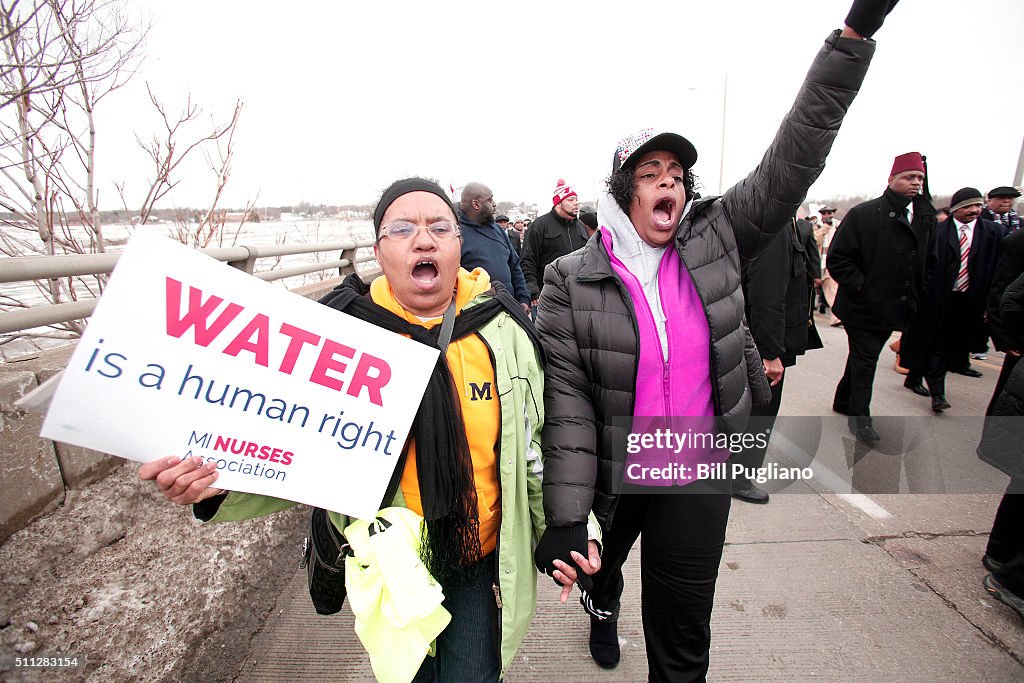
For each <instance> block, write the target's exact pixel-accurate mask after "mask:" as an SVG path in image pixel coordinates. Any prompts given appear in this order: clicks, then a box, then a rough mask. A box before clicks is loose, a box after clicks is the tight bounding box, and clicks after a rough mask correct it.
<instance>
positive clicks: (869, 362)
mask: <svg viewBox="0 0 1024 683" xmlns="http://www.w3.org/2000/svg"><path fill="white" fill-rule="evenodd" d="M925 173H926V169H925V163H924V157H922V156H921V154H919V153H918V152H908V153H907V154H901V155H900V156H898V157H896V159H895V160H894V161H893V166H892V170H891V171H890V172H889V182H888V187H887V188H886V190H885V192H884V193H883V194H882V196H881V197H878V198H876V199H872V200H870V201H867V202H864V203H863V204H858V205H857V206H855V207H853V208H852V209H850V211H849V213H847V214H846V218H844V219H843V225H842V228H840V229H839V230H838V231H836V236H835V238H834V239H833V240H832V245H831V247H830V248H829V252H828V270H829V274H830V275H831V276H832V278H833V279H835V281H836V282H838V283H839V292H838V293H837V294H836V302H835V313H836V315H837V316H839V318H840V320H842V321H843V324H844V326H845V328H846V336H847V339H848V341H849V346H850V351H849V355H848V356H847V358H846V370H845V372H844V373H843V378H842V379H841V380H840V381H839V385H838V386H837V387H836V394H835V398H834V400H833V402H832V409H833V410H835V411H836V412H839V413H843V414H845V415H848V416H850V420H849V424H850V431H851V432H853V433H854V434H855V435H856V436H857V438H858V439H859V440H860V441H863V442H865V443H868V444H873V443H876V442H878V441H879V439H880V438H881V437H879V435H878V432H876V431H875V428H874V426H873V424H872V422H871V417H870V416H871V411H870V408H871V387H872V384H874V380H875V366H876V365H877V364H878V355H879V354H880V353H881V352H882V346H883V345H884V344H885V342H886V341H887V340H888V339H889V336H890V335H891V334H892V333H893V331H894V330H902V329H904V328H905V327H906V326H907V324H908V323H909V322H910V319H911V317H912V316H913V314H914V311H916V310H917V302H918V298H919V297H920V294H921V291H922V290H923V289H924V283H925V281H926V278H927V277H928V276H930V274H931V268H932V267H933V266H934V263H935V261H934V259H935V254H934V239H935V207H933V206H932V204H931V202H930V201H929V200H928V198H927V196H926V195H922V194H921V192H922V190H924V191H925V192H926V189H925V188H926V184H925Z"/></svg>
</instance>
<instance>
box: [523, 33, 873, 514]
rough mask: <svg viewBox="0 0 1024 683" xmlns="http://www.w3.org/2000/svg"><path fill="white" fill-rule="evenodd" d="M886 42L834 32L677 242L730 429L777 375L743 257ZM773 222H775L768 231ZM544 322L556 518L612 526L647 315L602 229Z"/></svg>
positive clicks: (576, 256)
mask: <svg viewBox="0 0 1024 683" xmlns="http://www.w3.org/2000/svg"><path fill="white" fill-rule="evenodd" d="M873 53H874V43H873V42H871V41H860V40H851V39H846V38H840V37H839V33H838V31H836V32H835V33H833V34H832V35H831V36H830V37H829V39H828V40H827V41H826V43H825V45H824V47H823V48H822V50H821V51H820V52H819V54H818V56H817V58H816V59H815V61H814V63H813V64H812V66H811V69H810V71H809V72H808V74H807V78H806V80H805V82H804V85H803V87H802V88H801V90H800V92H799V93H798V95H797V98H796V102H795V104H794V106H793V109H792V110H791V111H790V112H789V114H788V115H787V116H786V118H785V119H784V120H783V122H782V126H781V127H780V129H779V131H778V133H777V134H776V137H775V140H774V141H773V142H772V145H771V147H770V148H769V149H768V151H767V152H766V154H765V156H764V158H763V159H762V161H761V163H760V164H759V165H758V166H757V168H756V169H754V171H753V172H752V173H751V174H750V175H749V176H747V177H746V178H745V179H744V180H742V181H741V182H740V183H738V184H737V185H735V186H733V187H732V188H730V189H729V190H727V191H726V192H725V194H724V195H723V196H722V197H713V198H709V199H706V200H701V201H698V202H695V203H694V204H693V206H692V207H691V209H690V211H689V212H688V213H687V214H686V215H685V216H684V217H683V219H682V222H681V223H680V226H679V231H678V232H677V234H676V240H675V248H676V249H677V250H678V252H679V256H680V259H681V260H682V262H683V263H684V264H685V266H686V268H687V269H688V270H689V272H690V275H691V277H692V278H693V282H694V285H695V286H696V288H697V292H698V294H699V295H700V298H701V301H702V302H703V304H704V312H705V314H706V315H707V320H708V326H709V328H710V332H711V348H710V349H709V354H710V356H711V373H712V378H711V379H712V388H713V396H714V407H715V413H716V414H717V415H718V416H720V417H719V425H720V428H722V429H724V430H726V431H737V430H742V429H743V428H744V426H745V424H746V420H747V417H748V416H749V414H750V406H751V389H752V388H753V389H755V390H757V391H758V393H760V394H761V396H759V397H758V398H759V399H760V400H765V397H766V394H767V383H766V381H765V379H764V374H763V371H762V368H761V363H760V360H759V357H758V356H757V351H756V350H755V348H754V345H753V341H752V339H751V337H750V333H749V332H748V331H747V328H746V325H745V323H744V321H743V294H742V291H741V289H740V258H741V257H743V258H750V257H753V256H754V254H755V253H756V252H757V251H758V248H759V243H762V244H767V241H768V240H769V239H770V238H771V236H772V235H771V234H764V233H765V232H767V230H771V231H772V232H774V231H778V230H779V229H780V228H781V227H782V226H784V225H786V224H787V221H788V220H789V217H790V216H792V215H793V214H794V213H795V212H796V208H797V206H798V205H799V204H800V202H801V201H803V199H804V196H805V195H806V193H807V188H808V187H810V185H811V183H813V182H814V180H815V179H816V178H817V177H818V175H819V174H820V173H821V170H822V168H824V164H825V158H826V156H828V152H829V150H830V149H831V147H832V142H833V140H834V139H835V136H836V134H837V133H838V130H839V126H840V124H841V122H842V120H843V117H844V115H845V114H846V110H847V109H848V108H849V106H850V104H851V103H852V102H853V98H854V96H855V95H856V94H857V91H858V89H859V88H860V84H861V82H862V81H863V79H864V74H865V73H866V71H867V67H868V64H869V62H870V61H871V56H872V54H873ZM762 226H763V228H764V229H765V230H764V231H763V230H762ZM544 284H545V286H544V290H543V293H542V295H541V303H540V314H539V316H538V319H537V327H538V329H539V330H540V332H541V339H542V341H543V343H544V346H545V350H546V351H547V354H548V361H549V362H548V365H547V368H546V382H545V392H544V396H545V410H546V416H545V425H544V437H543V447H544V459H545V465H544V506H545V515H546V518H547V523H548V524H551V525H555V526H569V525H572V524H576V523H580V522H585V521H586V519H587V514H588V512H589V511H590V510H591V509H593V510H594V513H595V515H596V516H597V518H598V520H599V521H600V522H601V524H602V525H603V526H605V527H607V525H608V523H609V522H610V519H611V516H612V514H613V512H614V502H615V500H616V497H617V495H618V493H619V492H620V490H621V487H622V477H623V468H624V465H625V458H626V449H625V446H626V437H627V435H628V433H629V430H630V426H631V420H632V415H633V404H634V392H635V386H636V371H637V362H638V357H639V356H638V354H639V341H638V339H639V337H638V332H637V327H636V321H635V312H634V308H633V304H632V302H631V301H630V300H629V298H628V296H627V294H626V291H625V288H624V287H623V285H622V283H621V282H620V281H619V279H618V277H617V276H615V275H614V273H613V272H612V269H611V265H610V262H609V260H608V254H607V253H606V251H605V250H604V247H603V246H602V245H601V242H600V241H599V240H598V239H596V236H595V238H593V239H591V240H590V241H589V242H588V243H587V245H586V247H584V248H583V249H582V250H580V251H577V252H575V253H572V254H569V255H567V256H564V257H562V258H561V259H559V260H557V261H555V262H554V263H553V264H552V265H551V266H549V267H548V268H547V270H546V272H545V275H544Z"/></svg>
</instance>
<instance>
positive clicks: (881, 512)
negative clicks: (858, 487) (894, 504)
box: [836, 493, 892, 519]
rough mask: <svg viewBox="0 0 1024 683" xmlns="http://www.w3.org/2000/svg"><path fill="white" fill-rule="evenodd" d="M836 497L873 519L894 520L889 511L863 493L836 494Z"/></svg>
mask: <svg viewBox="0 0 1024 683" xmlns="http://www.w3.org/2000/svg"><path fill="white" fill-rule="evenodd" d="M836 497H837V498H840V499H841V500H845V501H846V502H847V503H849V504H850V505H852V506H853V507H855V508H857V509H858V510H860V511H861V512H863V513H864V514H866V515H867V516H868V517H871V518H873V519H892V514H891V513H890V512H889V511H888V510H886V509H885V508H884V507H882V506H881V505H879V504H878V503H876V502H875V501H873V500H871V499H870V498H868V497H867V496H865V495H864V494H863V493H839V494H836Z"/></svg>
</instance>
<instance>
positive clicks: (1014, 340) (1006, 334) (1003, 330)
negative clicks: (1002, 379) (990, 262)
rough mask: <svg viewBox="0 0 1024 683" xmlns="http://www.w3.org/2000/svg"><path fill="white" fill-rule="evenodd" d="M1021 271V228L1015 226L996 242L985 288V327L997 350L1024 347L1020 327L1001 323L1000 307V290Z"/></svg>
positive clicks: (1023, 243)
mask: <svg viewBox="0 0 1024 683" xmlns="http://www.w3.org/2000/svg"><path fill="white" fill-rule="evenodd" d="M1021 273H1024V230H1017V231H1016V232H1014V233H1012V234H1010V235H1007V236H1006V237H1004V238H1003V239H1002V240H1000V242H999V257H998V259H997V260H996V270H995V273H994V274H993V275H992V285H991V287H990V288H989V296H988V306H987V308H988V322H989V329H990V331H991V333H992V343H993V344H994V345H995V347H996V348H997V349H999V350H1000V351H1011V350H1012V351H1020V350H1021V349H1022V348H1024V329H1021V328H1014V327H1012V326H1008V325H1006V324H1004V322H1003V313H1002V310H1001V304H1002V300H1003V293H1004V292H1005V291H1006V288H1007V287H1009V285H1010V283H1011V282H1013V281H1014V280H1016V279H1017V278H1018V277H1019V276H1020V275H1021Z"/></svg>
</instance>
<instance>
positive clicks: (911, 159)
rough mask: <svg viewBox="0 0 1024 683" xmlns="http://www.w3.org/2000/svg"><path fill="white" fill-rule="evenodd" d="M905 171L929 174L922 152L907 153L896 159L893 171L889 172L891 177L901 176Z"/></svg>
mask: <svg viewBox="0 0 1024 683" xmlns="http://www.w3.org/2000/svg"><path fill="white" fill-rule="evenodd" d="M904 171H920V172H921V173H927V171H926V170H925V167H924V157H922V156H921V153H920V152H907V153H906V154H901V155H899V156H898V157H896V159H895V160H893V162H892V171H890V172H889V175H890V176H894V175H899V174H900V173H903V172H904Z"/></svg>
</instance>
